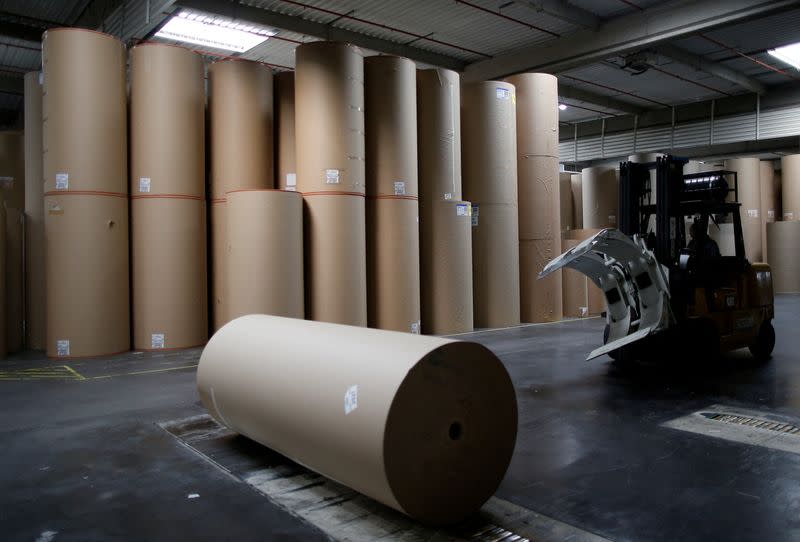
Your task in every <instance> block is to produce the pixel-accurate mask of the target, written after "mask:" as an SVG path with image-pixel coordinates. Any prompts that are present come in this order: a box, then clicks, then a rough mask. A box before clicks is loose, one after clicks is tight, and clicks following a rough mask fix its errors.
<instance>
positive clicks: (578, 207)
mask: <svg viewBox="0 0 800 542" xmlns="http://www.w3.org/2000/svg"><path fill="white" fill-rule="evenodd" d="M570 187H571V188H572V228H573V229H575V230H580V229H583V180H582V178H581V174H580V173H573V174H572V176H571V177H570Z"/></svg>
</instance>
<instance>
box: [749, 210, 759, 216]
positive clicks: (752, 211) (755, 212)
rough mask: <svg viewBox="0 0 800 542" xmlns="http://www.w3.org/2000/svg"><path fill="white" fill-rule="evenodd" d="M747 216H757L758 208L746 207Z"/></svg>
mask: <svg viewBox="0 0 800 542" xmlns="http://www.w3.org/2000/svg"><path fill="white" fill-rule="evenodd" d="M747 216H749V217H750V218H758V209H748V210H747Z"/></svg>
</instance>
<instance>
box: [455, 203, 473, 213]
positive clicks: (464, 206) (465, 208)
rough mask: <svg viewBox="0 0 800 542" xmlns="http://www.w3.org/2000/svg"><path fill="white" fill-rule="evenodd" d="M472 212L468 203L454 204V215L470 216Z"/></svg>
mask: <svg viewBox="0 0 800 542" xmlns="http://www.w3.org/2000/svg"><path fill="white" fill-rule="evenodd" d="M471 215H472V212H471V209H470V204H469V203H459V204H458V205H456V216H471Z"/></svg>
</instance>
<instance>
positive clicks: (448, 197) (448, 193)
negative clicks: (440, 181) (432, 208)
mask: <svg viewBox="0 0 800 542" xmlns="http://www.w3.org/2000/svg"><path fill="white" fill-rule="evenodd" d="M444 199H453V194H451V193H450V192H446V193H445V195H444Z"/></svg>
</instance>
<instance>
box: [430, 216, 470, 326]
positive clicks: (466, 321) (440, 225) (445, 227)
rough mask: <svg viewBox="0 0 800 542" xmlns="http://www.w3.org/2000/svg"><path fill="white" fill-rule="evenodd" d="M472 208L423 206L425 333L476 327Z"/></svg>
mask: <svg viewBox="0 0 800 542" xmlns="http://www.w3.org/2000/svg"><path fill="white" fill-rule="evenodd" d="M471 215H472V206H471V204H470V203H469V202H467V201H460V200H449V201H442V200H440V201H435V202H433V203H432V204H431V205H429V206H427V207H424V208H423V207H420V268H421V274H420V277H421V292H422V330H423V332H424V333H426V334H429V335H430V334H433V335H447V334H452V333H464V332H467V331H472V330H473V328H474V316H473V304H472V300H473V297H472V295H473V294H472V231H471V228H472V216H471Z"/></svg>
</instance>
